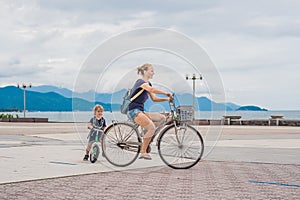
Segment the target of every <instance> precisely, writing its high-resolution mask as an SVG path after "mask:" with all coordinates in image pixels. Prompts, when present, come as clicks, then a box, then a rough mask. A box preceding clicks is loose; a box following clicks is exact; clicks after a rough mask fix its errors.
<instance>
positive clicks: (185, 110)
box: [176, 106, 194, 121]
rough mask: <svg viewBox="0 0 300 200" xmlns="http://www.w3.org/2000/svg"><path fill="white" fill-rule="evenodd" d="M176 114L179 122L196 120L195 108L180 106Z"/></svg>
mask: <svg viewBox="0 0 300 200" xmlns="http://www.w3.org/2000/svg"><path fill="white" fill-rule="evenodd" d="M176 114H177V116H178V118H179V121H192V120H193V118H194V108H193V106H178V107H177V108H176Z"/></svg>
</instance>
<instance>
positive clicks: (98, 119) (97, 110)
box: [83, 104, 106, 160]
mask: <svg viewBox="0 0 300 200" xmlns="http://www.w3.org/2000/svg"><path fill="white" fill-rule="evenodd" d="M93 110H94V117H93V118H91V120H90V122H89V123H88V126H87V127H88V129H90V132H89V141H88V145H87V148H86V153H85V155H84V158H83V160H88V159H89V152H90V150H91V147H92V144H93V142H95V138H96V134H97V131H96V130H94V129H93V128H94V127H95V128H97V129H101V130H102V131H104V130H105V128H106V122H105V119H104V118H103V116H102V115H103V112H104V108H103V107H102V106H101V105H98V104H97V105H95V106H94V109H93ZM102 131H101V132H100V135H98V136H99V138H101V136H102V134H103V132H102Z"/></svg>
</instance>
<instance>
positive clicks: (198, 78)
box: [185, 74, 202, 119]
mask: <svg viewBox="0 0 300 200" xmlns="http://www.w3.org/2000/svg"><path fill="white" fill-rule="evenodd" d="M185 79H186V80H193V108H194V109H195V98H196V96H195V80H202V75H201V74H200V76H199V77H196V75H195V74H193V76H192V77H189V76H188V75H187V74H186V75H185ZM193 119H195V114H194V116H193Z"/></svg>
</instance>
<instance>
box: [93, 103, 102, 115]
mask: <svg viewBox="0 0 300 200" xmlns="http://www.w3.org/2000/svg"><path fill="white" fill-rule="evenodd" d="M98 109H100V110H101V111H102V112H104V108H103V106H101V105H99V104H96V105H95V106H94V109H93V110H94V114H96V111H97V110H98Z"/></svg>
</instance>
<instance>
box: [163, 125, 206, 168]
mask: <svg viewBox="0 0 300 200" xmlns="http://www.w3.org/2000/svg"><path fill="white" fill-rule="evenodd" d="M203 151H204V145H203V139H202V136H201V134H200V133H199V132H198V131H197V130H196V129H195V128H193V127H192V126H190V125H187V124H183V125H180V126H175V125H171V126H168V127H166V129H164V130H163V131H162V133H161V135H160V136H159V138H158V153H159V156H160V158H161V159H162V161H163V162H164V163H165V164H166V165H168V166H169V167H171V168H174V169H188V168H191V167H193V166H194V165H196V164H197V163H198V162H199V161H200V159H201V157H202V155H203Z"/></svg>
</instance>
